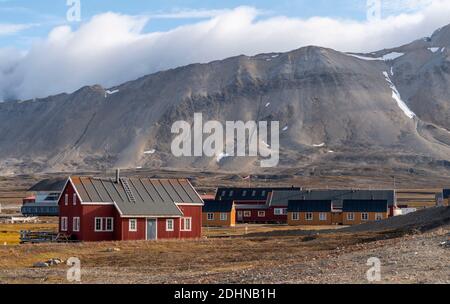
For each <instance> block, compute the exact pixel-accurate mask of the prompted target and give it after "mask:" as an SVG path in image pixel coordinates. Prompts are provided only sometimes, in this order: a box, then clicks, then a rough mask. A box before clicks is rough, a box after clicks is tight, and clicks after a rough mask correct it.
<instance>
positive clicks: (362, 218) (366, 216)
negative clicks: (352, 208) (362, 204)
mask: <svg viewBox="0 0 450 304" xmlns="http://www.w3.org/2000/svg"><path fill="white" fill-rule="evenodd" d="M361 220H363V221H368V220H369V213H367V212H363V213H361Z"/></svg>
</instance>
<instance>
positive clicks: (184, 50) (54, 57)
mask: <svg viewBox="0 0 450 304" xmlns="http://www.w3.org/2000/svg"><path fill="white" fill-rule="evenodd" d="M176 15H178V16H183V15H184V16H186V15H190V16H198V17H202V18H203V17H206V18H207V19H206V20H199V21H198V22H195V23H192V24H189V25H184V26H181V27H178V28H175V29H172V30H170V31H167V32H150V33H145V32H144V31H143V28H144V26H145V25H146V24H147V23H148V22H149V20H151V18H152V16H150V17H142V16H138V17H137V16H126V15H120V14H115V13H105V14H101V15H97V16H95V17H93V18H92V19H91V20H90V21H89V22H87V23H84V24H83V25H82V26H81V27H80V28H79V29H77V30H73V29H71V28H70V27H68V26H61V27H57V28H55V29H54V30H53V31H52V32H51V33H50V34H49V35H48V37H47V38H46V39H44V40H41V41H39V42H37V43H35V44H34V45H33V47H32V48H31V49H30V50H29V51H28V52H27V53H26V54H14V52H12V51H11V50H9V51H3V52H2V51H0V100H2V99H6V98H12V97H14V98H20V99H24V98H32V97H45V96H47V95H50V94H56V93H60V92H72V91H74V90H77V89H78V88H80V87H81V86H83V85H91V84H101V85H103V86H105V87H110V86H113V85H117V84H120V83H122V82H125V81H128V80H131V79H135V78H137V77H140V76H143V75H146V74H149V73H152V72H155V71H158V70H162V69H167V68H172V67H177V66H180V65H185V64H189V63H193V62H208V61H211V60H216V59H223V58H226V57H229V56H235V55H240V54H247V55H254V54H257V53H262V52H283V51H289V50H292V49H296V48H299V47H302V46H306V45H319V46H325V47H330V48H334V49H337V50H340V51H353V52H363V51H374V50H378V49H382V48H386V47H394V46H398V45H401V44H404V43H408V42H410V41H412V40H415V39H418V38H420V37H423V36H428V35H430V34H431V33H432V32H433V31H434V30H435V29H437V28H439V27H441V26H443V25H445V24H447V23H450V18H449V17H448V16H450V1H447V0H435V1H433V2H432V3H431V4H429V5H428V6H426V7H425V8H422V9H421V10H419V11H416V12H413V13H408V14H398V15H394V16H389V17H386V18H384V19H382V20H379V21H372V22H365V21H355V20H343V19H332V18H322V17H314V18H310V19H300V18H289V17H284V16H270V17H268V16H264V17H261V16H260V15H259V12H258V10H256V9H255V8H251V7H239V8H236V9H233V10H221V11H214V12H210V11H200V12H198V13H195V12H194V11H189V12H175V13H174V15H173V16H172V17H173V18H175V17H177V16H176ZM166 17H170V16H166ZM150 26H151V23H150Z"/></svg>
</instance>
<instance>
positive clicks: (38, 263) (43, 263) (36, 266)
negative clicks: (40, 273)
mask: <svg viewBox="0 0 450 304" xmlns="http://www.w3.org/2000/svg"><path fill="white" fill-rule="evenodd" d="M33 267H35V268H47V267H50V265H49V264H48V263H46V262H37V263H34V264H33Z"/></svg>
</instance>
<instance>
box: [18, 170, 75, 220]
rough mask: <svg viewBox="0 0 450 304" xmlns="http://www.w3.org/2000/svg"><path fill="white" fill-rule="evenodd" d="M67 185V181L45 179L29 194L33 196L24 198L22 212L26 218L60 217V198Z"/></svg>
mask: <svg viewBox="0 0 450 304" xmlns="http://www.w3.org/2000/svg"><path fill="white" fill-rule="evenodd" d="M65 183H66V179H65V178H64V179H63V178H57V179H45V180H43V181H40V182H39V183H37V184H36V185H34V186H33V187H31V188H30V189H28V192H31V193H33V195H32V196H30V197H27V198H24V199H23V204H22V208H21V212H22V214H23V215H24V216H58V210H59V208H58V198H59V196H60V195H61V192H62V190H63V188H64V185H65Z"/></svg>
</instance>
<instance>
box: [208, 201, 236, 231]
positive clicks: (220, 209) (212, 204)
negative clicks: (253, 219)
mask: <svg viewBox="0 0 450 304" xmlns="http://www.w3.org/2000/svg"><path fill="white" fill-rule="evenodd" d="M204 202H205V205H204V206H203V218H202V223H203V226H204V227H234V226H235V225H236V207H235V205H234V203H233V202H232V201H223V202H217V201H215V200H205V201H204Z"/></svg>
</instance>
